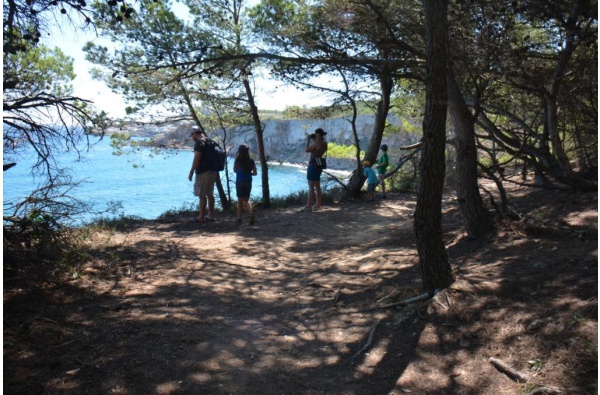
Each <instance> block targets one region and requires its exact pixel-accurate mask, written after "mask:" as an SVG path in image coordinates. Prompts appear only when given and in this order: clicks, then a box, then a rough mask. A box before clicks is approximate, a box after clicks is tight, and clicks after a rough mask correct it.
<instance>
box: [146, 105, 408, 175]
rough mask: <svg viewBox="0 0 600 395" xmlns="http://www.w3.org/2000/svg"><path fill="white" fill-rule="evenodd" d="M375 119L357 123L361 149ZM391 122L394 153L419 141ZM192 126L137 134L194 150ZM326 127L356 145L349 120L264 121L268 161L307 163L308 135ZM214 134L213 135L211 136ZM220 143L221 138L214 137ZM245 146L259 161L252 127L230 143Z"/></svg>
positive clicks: (337, 162) (349, 162)
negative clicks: (396, 149) (393, 130)
mask: <svg viewBox="0 0 600 395" xmlns="http://www.w3.org/2000/svg"><path fill="white" fill-rule="evenodd" d="M374 122H375V117H374V116H372V115H363V116H359V117H358V118H357V120H356V129H357V134H358V138H359V143H360V148H361V150H363V151H364V150H365V149H366V148H367V147H368V142H369V139H370V136H371V134H372V133H373V126H374ZM388 123H389V124H390V125H393V126H394V129H395V130H398V129H399V130H400V132H399V133H398V132H394V133H392V132H391V131H390V132H387V133H384V136H383V140H382V144H387V145H388V146H389V147H390V150H391V152H393V148H394V147H400V146H405V145H410V144H414V143H416V142H418V141H419V139H420V136H418V135H416V134H412V133H408V132H406V131H405V130H404V127H403V126H402V125H401V122H400V120H399V119H398V118H397V117H395V116H393V115H390V116H389V117H388ZM191 126H192V124H191V123H190V122H182V123H179V124H178V125H172V126H171V128H170V130H165V129H164V127H163V128H160V129H159V128H154V129H153V130H152V131H150V130H145V131H136V132H137V133H136V135H140V136H145V137H148V136H153V137H152V140H153V141H154V144H155V145H157V146H165V147H180V148H184V147H190V148H191V147H193V145H194V144H193V141H192V139H191V138H190V137H189V130H190V127H191ZM317 128H322V129H323V130H324V131H325V132H327V135H326V136H325V139H326V140H327V141H329V142H335V143H336V144H338V145H344V146H351V145H353V144H354V136H353V133H352V125H351V124H350V122H349V120H348V118H331V119H290V120H267V121H265V122H264V132H263V141H264V144H265V153H266V155H267V160H268V161H273V162H282V163H295V164H305V163H306V162H307V161H308V158H309V155H308V154H307V153H305V152H304V147H305V143H306V136H307V135H308V134H312V133H314V131H315V129H317ZM209 134H210V133H209ZM210 137H213V138H215V137H216V138H215V140H217V141H220V136H210ZM241 144H248V146H249V147H250V152H251V153H252V156H253V157H254V158H255V159H257V158H258V145H257V142H256V133H255V132H254V128H253V127H252V126H243V127H240V128H238V129H236V130H232V131H230V135H229V136H228V141H227V150H228V151H230V152H231V155H234V154H235V152H236V151H237V148H238V147H239V146H240V145H241ZM355 162H356V160H355V159H354V158H348V159H339V158H332V157H329V158H328V165H329V167H331V168H334V169H341V170H347V169H352V168H354V167H355V166H356V163H355Z"/></svg>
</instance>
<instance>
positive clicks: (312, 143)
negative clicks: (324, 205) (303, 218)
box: [304, 128, 327, 211]
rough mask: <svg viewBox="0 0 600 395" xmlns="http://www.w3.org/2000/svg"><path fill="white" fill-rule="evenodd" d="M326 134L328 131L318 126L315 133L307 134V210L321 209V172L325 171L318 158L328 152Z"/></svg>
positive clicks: (305, 208)
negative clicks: (318, 162) (318, 163)
mask: <svg viewBox="0 0 600 395" xmlns="http://www.w3.org/2000/svg"><path fill="white" fill-rule="evenodd" d="M326 134H327V132H325V131H324V130H323V129H321V128H318V129H316V130H315V132H314V133H313V134H309V135H308V136H306V148H305V152H310V159H309V161H308V167H307V169H306V178H307V180H308V202H307V203H306V206H305V207H304V210H306V211H312V210H319V209H320V208H321V199H322V193H321V173H323V167H320V166H317V161H316V159H317V158H322V157H323V155H325V153H326V152H327V142H326V141H325V135H326ZM313 205H314V208H313Z"/></svg>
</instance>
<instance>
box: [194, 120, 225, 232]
mask: <svg viewBox="0 0 600 395" xmlns="http://www.w3.org/2000/svg"><path fill="white" fill-rule="evenodd" d="M190 137H191V138H192V139H193V140H194V142H195V144H194V160H193V162H192V168H191V169H190V174H189V176H188V179H189V180H190V181H192V177H193V176H194V172H195V173H196V180H195V182H194V196H198V197H199V198H200V215H199V216H198V217H196V218H194V221H195V222H213V221H214V220H215V196H214V188H215V181H216V180H217V175H218V174H219V173H218V172H217V171H214V170H212V165H211V164H210V163H209V160H212V161H213V162H214V155H215V154H214V144H216V143H214V142H213V141H212V140H211V139H209V138H208V136H206V133H205V132H204V130H203V129H201V128H199V127H198V126H193V127H192V129H191V133H190ZM207 203H208V215H206V206H207Z"/></svg>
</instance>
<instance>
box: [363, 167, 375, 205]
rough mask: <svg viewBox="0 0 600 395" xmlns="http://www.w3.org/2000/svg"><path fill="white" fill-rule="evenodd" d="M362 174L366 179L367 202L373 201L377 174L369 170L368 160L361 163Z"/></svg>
mask: <svg viewBox="0 0 600 395" xmlns="http://www.w3.org/2000/svg"><path fill="white" fill-rule="evenodd" d="M362 164H363V174H364V175H365V177H367V202H372V201H373V200H375V188H376V187H377V182H378V179H377V174H375V170H373V169H372V168H371V162H369V161H368V160H364V161H363V163H362Z"/></svg>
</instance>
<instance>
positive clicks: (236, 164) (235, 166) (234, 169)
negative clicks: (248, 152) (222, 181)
mask: <svg viewBox="0 0 600 395" xmlns="http://www.w3.org/2000/svg"><path fill="white" fill-rule="evenodd" d="M237 169H238V160H237V158H235V161H234V162H233V172H234V173H235V172H236V171H237Z"/></svg>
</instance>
